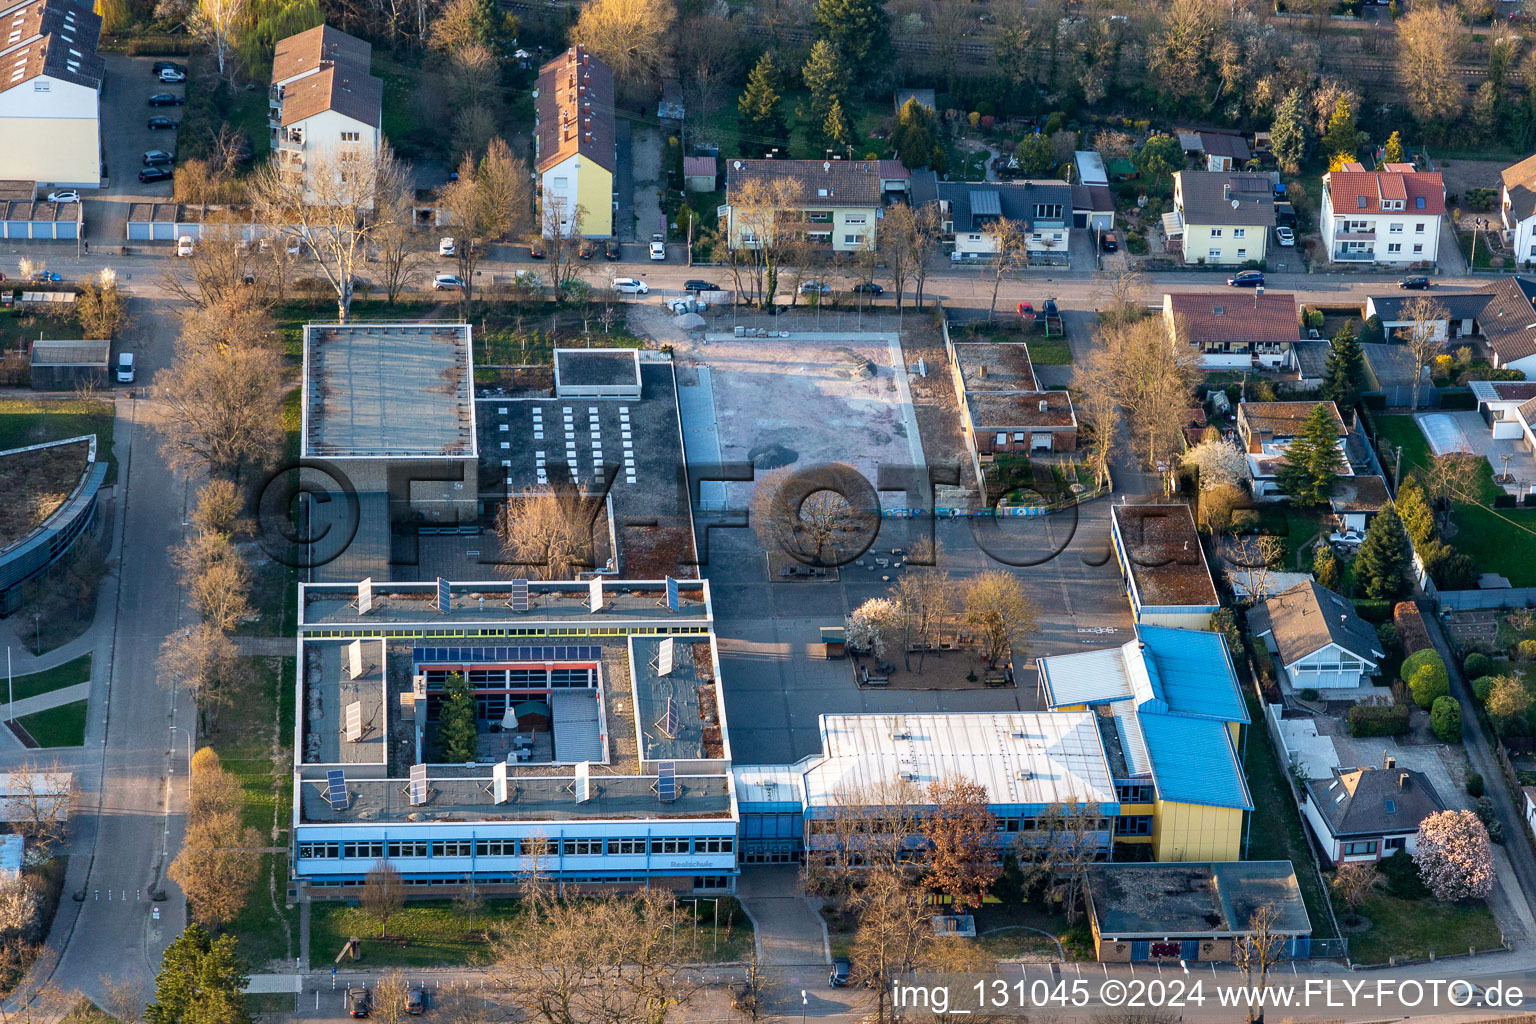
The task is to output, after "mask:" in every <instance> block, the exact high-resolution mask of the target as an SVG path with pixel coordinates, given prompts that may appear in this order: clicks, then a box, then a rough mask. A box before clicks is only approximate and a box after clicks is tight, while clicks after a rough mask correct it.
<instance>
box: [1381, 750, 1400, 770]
mask: <svg viewBox="0 0 1536 1024" xmlns="http://www.w3.org/2000/svg"><path fill="white" fill-rule="evenodd" d="M1381 767H1382V769H1383V770H1384V771H1391V770H1392V769H1393V768H1396V767H1397V758H1395V757H1393V756H1392V755H1391V754H1389V753H1387V752H1386V751H1385V750H1383V751H1382V752H1381Z"/></svg>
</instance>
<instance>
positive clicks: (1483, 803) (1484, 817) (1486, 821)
mask: <svg viewBox="0 0 1536 1024" xmlns="http://www.w3.org/2000/svg"><path fill="white" fill-rule="evenodd" d="M1472 810H1473V813H1475V814H1476V815H1477V820H1478V821H1480V822H1482V823H1483V828H1485V829H1486V830H1487V831H1488V839H1489V841H1490V842H1495V843H1502V842H1503V841H1504V823H1503V822H1502V821H1500V820H1499V816H1498V814H1496V813H1495V812H1494V809H1493V797H1491V796H1480V797H1478V798H1477V805H1476V806H1475V807H1473V809H1472Z"/></svg>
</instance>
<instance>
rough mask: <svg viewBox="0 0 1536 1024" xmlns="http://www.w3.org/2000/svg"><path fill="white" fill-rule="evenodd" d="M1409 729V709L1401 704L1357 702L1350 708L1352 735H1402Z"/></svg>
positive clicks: (1350, 731) (1350, 729)
mask: <svg viewBox="0 0 1536 1024" xmlns="http://www.w3.org/2000/svg"><path fill="white" fill-rule="evenodd" d="M1407 731H1408V709H1407V708H1406V707H1404V706H1403V705H1401V704H1356V705H1355V706H1354V707H1352V708H1350V709H1349V734H1350V735H1351V736H1401V735H1403V734H1404V733H1406V732H1407Z"/></svg>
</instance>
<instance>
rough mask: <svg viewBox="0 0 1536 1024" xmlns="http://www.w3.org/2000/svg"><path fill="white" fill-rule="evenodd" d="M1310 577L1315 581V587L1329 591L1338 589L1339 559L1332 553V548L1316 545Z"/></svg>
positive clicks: (1323, 544) (1324, 544)
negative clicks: (1325, 588)
mask: <svg viewBox="0 0 1536 1024" xmlns="http://www.w3.org/2000/svg"><path fill="white" fill-rule="evenodd" d="M1312 576H1313V578H1315V579H1316V580H1317V585H1318V586H1320V587H1327V588H1328V589H1329V590H1334V591H1336V590H1338V589H1339V578H1340V576H1341V573H1340V570H1339V557H1338V556H1337V555H1335V554H1334V553H1333V548H1332V547H1331V546H1330V545H1328V544H1327V543H1320V544H1318V546H1317V548H1316V551H1315V553H1314V554H1313V555H1312Z"/></svg>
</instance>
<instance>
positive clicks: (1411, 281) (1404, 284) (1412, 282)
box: [1397, 277, 1429, 291]
mask: <svg viewBox="0 0 1536 1024" xmlns="http://www.w3.org/2000/svg"><path fill="white" fill-rule="evenodd" d="M1397 286H1398V287H1399V288H1406V289H1408V290H1409V291H1422V290H1423V289H1425V288H1428V287H1429V278H1427V277H1405V278H1403V279H1402V280H1401V281H1399V282H1397Z"/></svg>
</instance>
